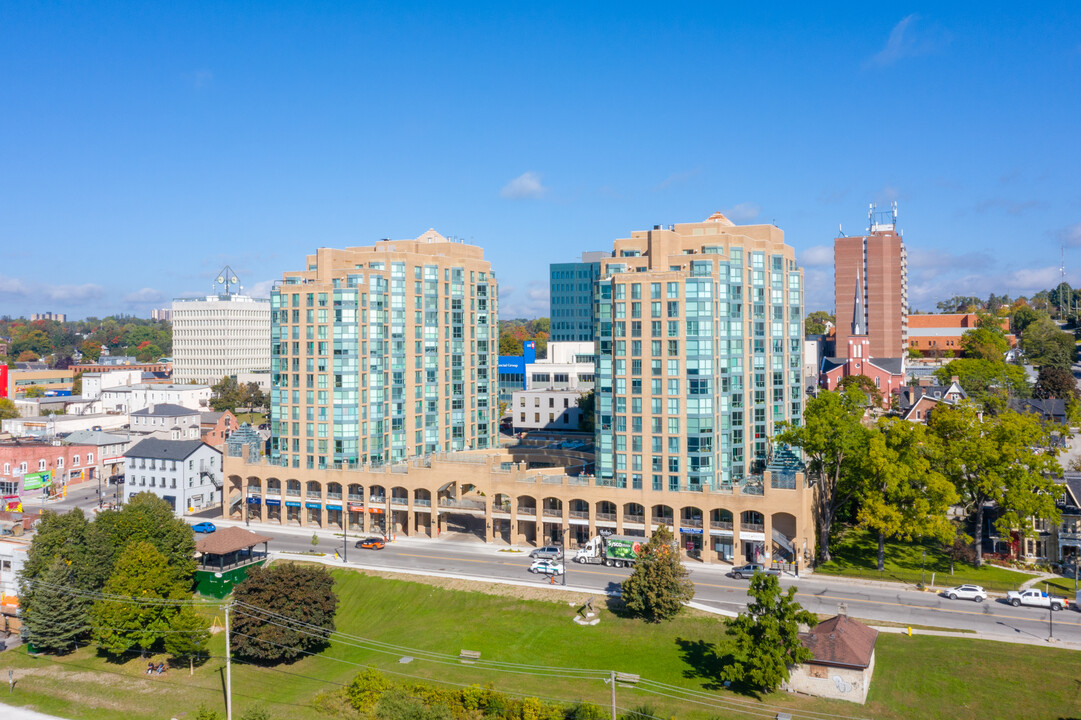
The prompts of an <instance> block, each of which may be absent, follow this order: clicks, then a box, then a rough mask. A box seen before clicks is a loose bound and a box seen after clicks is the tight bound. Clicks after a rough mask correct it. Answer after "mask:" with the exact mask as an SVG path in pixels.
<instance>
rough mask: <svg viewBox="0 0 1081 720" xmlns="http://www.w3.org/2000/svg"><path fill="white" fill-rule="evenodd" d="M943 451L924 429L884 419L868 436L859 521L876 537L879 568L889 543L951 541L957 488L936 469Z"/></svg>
mask: <svg viewBox="0 0 1081 720" xmlns="http://www.w3.org/2000/svg"><path fill="white" fill-rule="evenodd" d="M940 454H941V448H940V447H939V443H938V442H937V438H936V437H935V436H933V435H931V434H930V433H928V432H927V428H925V427H924V426H923V425H916V424H913V423H910V422H907V421H905V420H901V419H900V418H882V419H881V420H879V421H878V424H877V426H876V427H875V432H872V433H871V435H870V441H869V443H868V449H867V454H866V455H865V456H864V467H863V468H862V470H861V473H860V475H861V477H862V480H863V488H862V491H861V492H860V503H859V510H858V511H857V514H856V518H857V521H858V522H859V524H860V525H861V526H862V527H865V528H867V529H868V530H871V531H872V532H875V533H877V534H878V569H879V570H880V571H881V570H883V569H884V567H885V557H886V540H887V539H888V538H899V539H901V540H906V541H911V540H914V539H919V538H935V539H937V540H941V541H942V542H947V541H948V540H949V539H950V538H951V537H952V535H953V532H954V531H953V525H952V524H951V523H950V521H949V519H948V518H947V517H946V511H947V510H948V509H949V507H950V506H951V505H953V504H954V503H955V502H957V492H956V490H955V489H954V487H953V484H952V483H951V482H950V481H949V479H947V478H946V476H945V475H943V474H942V473H941V472H939V471H938V470H937V469H936V465H937V464H939V462H940Z"/></svg>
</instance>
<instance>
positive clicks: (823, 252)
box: [799, 245, 833, 267]
mask: <svg viewBox="0 0 1081 720" xmlns="http://www.w3.org/2000/svg"><path fill="white" fill-rule="evenodd" d="M799 264H800V265H802V266H803V267H821V266H826V265H829V266H831V267H832V265H833V247H832V246H830V245H815V246H814V247H809V248H807V249H806V250H803V251H802V252H800V254H799Z"/></svg>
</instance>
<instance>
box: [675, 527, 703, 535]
mask: <svg viewBox="0 0 1081 720" xmlns="http://www.w3.org/2000/svg"><path fill="white" fill-rule="evenodd" d="M679 532H680V533H681V534H683V535H701V534H702V528H685V527H681V528H680V529H679Z"/></svg>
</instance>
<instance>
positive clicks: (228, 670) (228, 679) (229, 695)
mask: <svg viewBox="0 0 1081 720" xmlns="http://www.w3.org/2000/svg"><path fill="white" fill-rule="evenodd" d="M231 607H232V603H229V604H228V605H226V606H225V720H233V652H232V642H231V641H230V639H229V608H231Z"/></svg>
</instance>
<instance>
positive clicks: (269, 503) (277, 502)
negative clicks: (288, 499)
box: [266, 498, 282, 507]
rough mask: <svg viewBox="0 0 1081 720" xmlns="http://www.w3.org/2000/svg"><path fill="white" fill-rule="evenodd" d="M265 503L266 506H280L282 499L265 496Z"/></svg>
mask: <svg viewBox="0 0 1081 720" xmlns="http://www.w3.org/2000/svg"><path fill="white" fill-rule="evenodd" d="M266 504H267V507H281V504H282V501H281V500H275V499H274V498H267V499H266Z"/></svg>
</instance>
